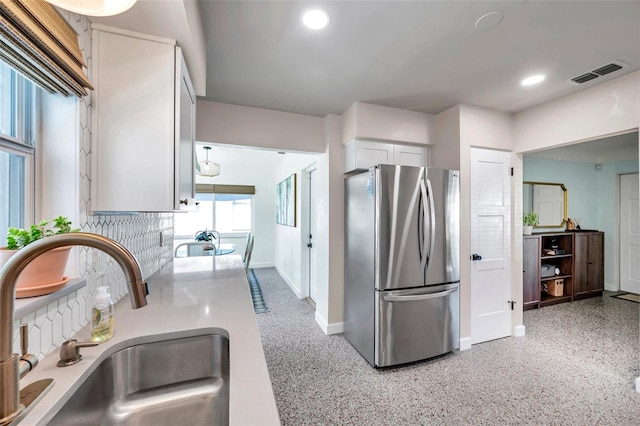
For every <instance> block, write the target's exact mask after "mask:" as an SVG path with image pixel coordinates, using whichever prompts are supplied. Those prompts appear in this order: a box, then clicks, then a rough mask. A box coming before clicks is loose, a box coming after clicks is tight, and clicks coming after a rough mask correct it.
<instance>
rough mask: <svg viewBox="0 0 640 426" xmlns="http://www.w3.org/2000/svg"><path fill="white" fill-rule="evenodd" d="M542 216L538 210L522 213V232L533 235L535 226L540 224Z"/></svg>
mask: <svg viewBox="0 0 640 426" xmlns="http://www.w3.org/2000/svg"><path fill="white" fill-rule="evenodd" d="M539 220H540V216H538V213H536V212H527V213H525V214H523V215H522V223H523V225H524V227H523V231H522V233H523V234H524V235H531V233H532V232H533V227H534V226H537V225H539Z"/></svg>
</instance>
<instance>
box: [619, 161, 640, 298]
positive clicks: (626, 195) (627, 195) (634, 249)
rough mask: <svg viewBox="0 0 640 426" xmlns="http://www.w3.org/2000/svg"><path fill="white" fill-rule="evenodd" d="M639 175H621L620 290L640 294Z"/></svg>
mask: <svg viewBox="0 0 640 426" xmlns="http://www.w3.org/2000/svg"><path fill="white" fill-rule="evenodd" d="M638 186H639V185H638V173H631V174H625V175H620V209H619V212H620V214H619V216H618V217H619V220H620V227H619V229H620V290H622V291H628V292H631V293H635V294H640V262H638V259H640V214H639V212H640V193H639V188H638Z"/></svg>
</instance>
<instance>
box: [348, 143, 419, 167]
mask: <svg viewBox="0 0 640 426" xmlns="http://www.w3.org/2000/svg"><path fill="white" fill-rule="evenodd" d="M427 149H428V148H427V147H421V146H414V145H404V144H399V143H388V142H378V141H373V140H364V139H353V140H352V141H350V142H348V143H347V144H346V145H345V146H344V173H349V172H352V171H354V170H366V169H368V168H369V167H371V166H374V165H376V164H397V165H402V166H426V165H427Z"/></svg>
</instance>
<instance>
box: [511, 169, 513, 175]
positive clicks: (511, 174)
mask: <svg viewBox="0 0 640 426" xmlns="http://www.w3.org/2000/svg"><path fill="white" fill-rule="evenodd" d="M511 176H513V167H512V168H511Z"/></svg>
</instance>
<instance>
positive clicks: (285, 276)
mask: <svg viewBox="0 0 640 426" xmlns="http://www.w3.org/2000/svg"><path fill="white" fill-rule="evenodd" d="M274 268H276V271H278V273H279V274H280V276H281V277H282V279H283V280H284V282H286V283H287V285H288V286H289V288H291V291H293V294H295V295H296V297H297V298H298V299H304V296H303V295H302V291H300V289H299V288H297V287H296V286H295V284H293V281H291V280H290V279H289V277H287V274H285V273H284V271H282V270H281V269H280V268H279V267H278V265H274Z"/></svg>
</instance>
